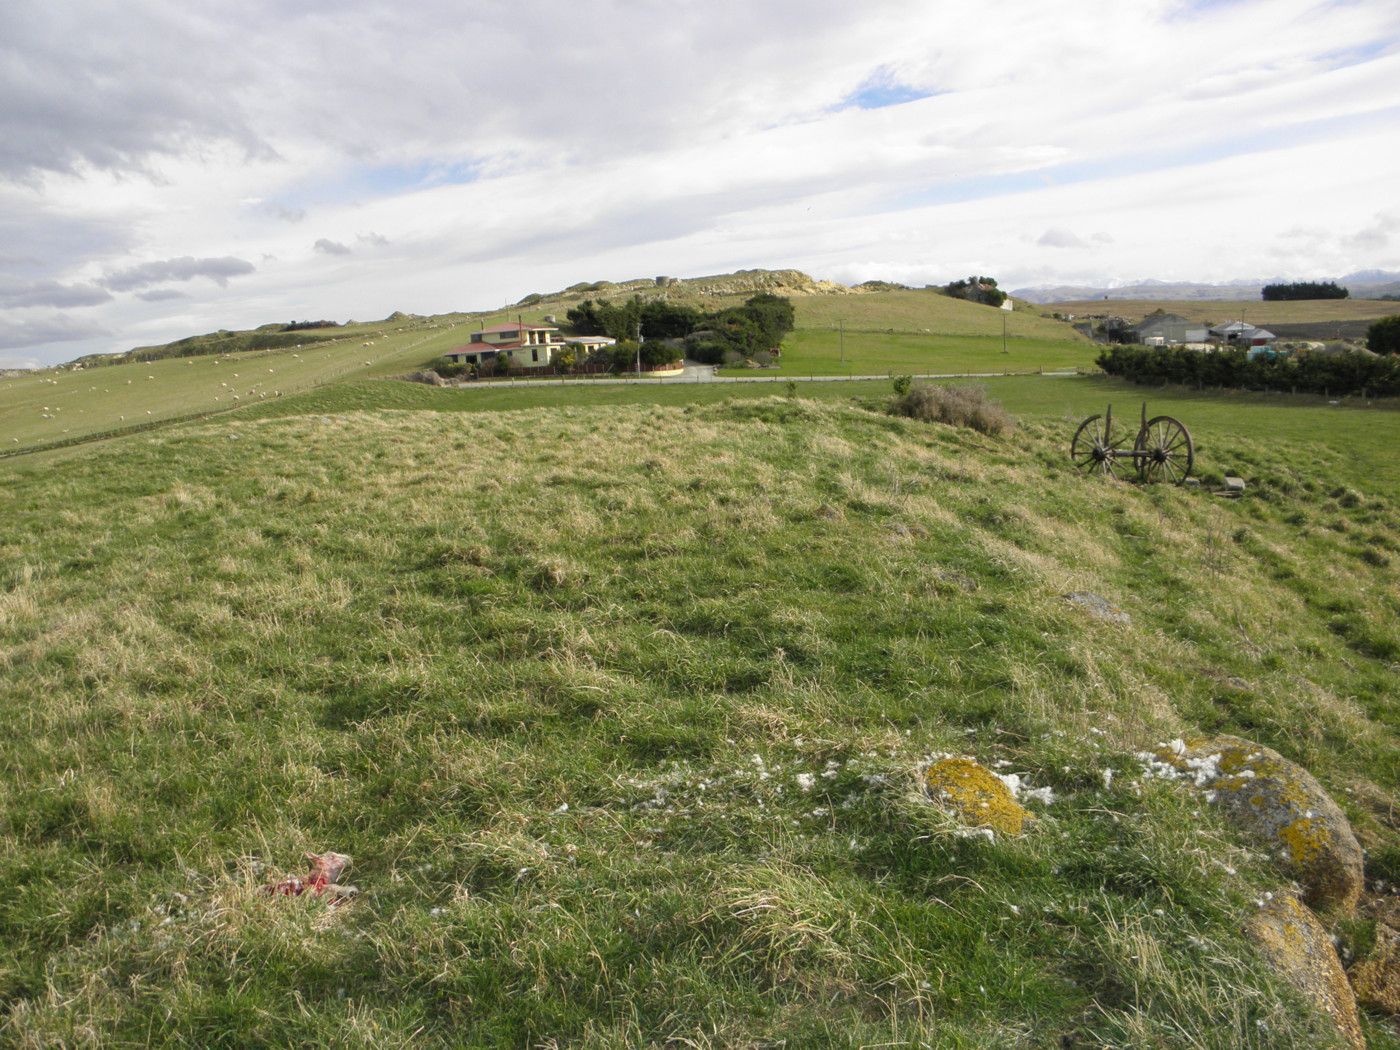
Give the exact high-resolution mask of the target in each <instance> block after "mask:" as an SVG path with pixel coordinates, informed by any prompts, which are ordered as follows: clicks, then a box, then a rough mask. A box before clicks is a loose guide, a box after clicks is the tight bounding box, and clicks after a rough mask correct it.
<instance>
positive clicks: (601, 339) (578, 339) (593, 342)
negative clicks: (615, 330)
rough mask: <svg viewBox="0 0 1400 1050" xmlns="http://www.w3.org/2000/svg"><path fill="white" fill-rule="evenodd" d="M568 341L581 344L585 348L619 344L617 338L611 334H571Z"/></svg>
mask: <svg viewBox="0 0 1400 1050" xmlns="http://www.w3.org/2000/svg"><path fill="white" fill-rule="evenodd" d="M566 341H567V342H569V343H572V344H573V345H574V346H581V347H583V348H584V349H585V350H598V349H600V348H602V347H605V346H616V345H617V340H616V339H614V338H613V337H612V336H610V335H571V336H569V338H568V339H567V340H566Z"/></svg>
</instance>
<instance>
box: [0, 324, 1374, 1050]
mask: <svg viewBox="0 0 1400 1050" xmlns="http://www.w3.org/2000/svg"><path fill="white" fill-rule="evenodd" d="M424 334H425V333H422V332H413V333H410V332H404V333H396V334H395V335H392V336H386V337H385V344H386V345H384V346H383V347H381V348H378V349H379V350H380V351H381V353H382V356H375V355H370V354H359V353H358V352H356V351H352V350H350V348H346V349H345V352H347V353H356V356H357V358H358V360H361V361H364V360H369V361H371V364H369V365H364V366H361V367H363V368H364V369H365V370H366V371H365V372H364V373H359V374H360V375H362V376H363V375H365V374H368V373H370V372H372V371H374V370H378V369H386V370H387V369H389V368H391V367H393V365H392V364H391V362H392V361H394V360H399V359H408V358H409V357H411V356H412V355H415V354H420V353H423V352H424V351H425V349H431V347H430V345H429V344H430V342H431V340H432V339H438V338H450V333H442V332H436V333H433V335H432V336H431V337H429V339H428V340H427V341H425V342H424V343H421V344H418V345H410V344H412V343H413V340H414V339H415V338H418V337H421V336H423V335H424ZM396 337H397V338H398V339H399V340H400V341H398V342H394V341H393V340H394V339H395V338H396ZM395 355H398V357H397V358H396V357H395ZM323 364H325V362H323ZM122 367H129V366H122ZM174 367H177V368H179V367H187V366H184V365H175V366H174ZM208 367H209V368H210V369H211V370H215V368H216V366H214V365H213V364H212V363H210V364H209V365H208ZM225 367H228V366H227V365H224V364H221V365H219V366H217V368H225ZM271 367H277V366H276V365H275V364H274V365H272V366H271ZM105 371H107V370H104V372H105ZM112 371H117V370H115V369H114V370H112ZM191 371H192V372H194V371H196V370H194V369H192V370H191ZM220 374H222V373H220ZM59 378H60V382H61V383H62V382H66V381H68V380H69V379H73V380H88V379H89V378H90V377H89V376H88V375H85V374H81V373H80V374H78V375H63V376H60V377H59ZM305 379H306V387H305V388H304V392H303V393H300V394H297V395H295V396H293V395H291V394H286V395H284V397H282V398H280V399H270V400H269V399H264V400H263V401H262V402H260V403H259V404H257V405H256V406H253V407H251V408H248V409H242V410H240V411H239V412H237V413H234V414H231V415H228V416H223V417H219V418H215V419H210V420H206V421H203V422H198V423H192V424H187V425H184V426H180V427H175V428H168V429H164V430H160V431H155V432H153V433H151V434H145V435H140V436H138V437H132V438H126V439H120V440H115V441H111V442H107V443H104V444H103V445H102V446H100V447H101V450H102V455H101V456H100V457H98V456H90V455H85V454H79V453H77V452H76V451H74V450H67V451H64V452H62V453H54V454H48V455H45V456H42V457H23V458H18V459H14V460H11V461H9V462H7V463H5V464H3V465H0V470H3V471H4V472H5V474H6V478H7V490H8V493H7V494H8V498H7V500H6V502H5V504H4V509H3V511H0V552H3V555H4V559H3V563H4V564H5V566H6V569H5V570H4V571H5V577H4V580H3V585H0V660H3V661H4V666H5V669H6V682H7V688H6V692H5V694H4V699H3V701H2V702H3V704H4V705H5V707H4V713H5V716H6V721H7V724H8V725H9V726H10V732H9V733H8V734H7V735H6V736H5V737H4V739H3V740H0V761H3V764H4V768H5V769H6V771H7V778H6V790H5V791H4V793H3V794H0V829H3V831H2V832H0V833H3V835H4V836H5V844H4V849H3V850H0V931H3V936H0V1003H3V1004H4V1006H3V1007H0V1010H3V1013H0V1034H3V1037H4V1038H5V1039H6V1040H7V1041H9V1042H13V1043H15V1044H19V1045H69V1044H72V1045H76V1044H79V1043H87V1044H102V1045H126V1044H131V1043H140V1044H142V1045H146V1044H150V1043H167V1042H170V1043H181V1044H186V1045H199V1046H246V1045H259V1044H261V1045H287V1044H305V1045H331V1044H334V1045H346V1046H383V1045H409V1044H412V1045H442V1046H458V1045H499V1046H523V1045H560V1046H562V1045H571V1046H595V1047H613V1046H619V1045H648V1044H652V1045H656V1044H662V1043H665V1042H668V1041H669V1042H676V1043H681V1044H689V1045H771V1044H775V1043H779V1042H782V1041H785V1042H786V1045H789V1046H853V1045H872V1044H880V1045H919V1044H920V1043H921V1042H922V1043H925V1044H929V1045H937V1046H965V1047H982V1046H1008V1045H1033V1046H1099V1045H1114V1046H1183V1047H1184V1046H1191V1047H1221V1048H1224V1047H1239V1046H1253V1047H1261V1048H1262V1047H1270V1048H1277V1047H1315V1046H1321V1045H1327V1044H1326V1041H1325V1036H1324V1035H1323V1034H1322V1033H1323V1029H1322V1028H1321V1027H1319V1026H1320V1022H1319V1020H1318V1019H1317V1018H1316V1017H1315V1016H1313V1015H1311V1014H1309V1013H1308V1012H1307V1011H1306V1010H1304V1009H1302V1008H1301V1007H1300V1005H1299V1003H1298V1001H1297V1000H1296V998H1295V997H1293V995H1292V994H1291V993H1289V992H1288V991H1287V990H1286V989H1284V988H1282V987H1281V986H1280V985H1279V984H1278V982H1277V981H1276V980H1275V979H1274V978H1272V977H1270V976H1269V975H1268V974H1267V973H1266V972H1265V970H1264V969H1263V967H1262V966H1261V965H1260V963H1259V962H1258V960H1257V958H1256V956H1255V954H1254V953H1253V951H1252V949H1251V948H1250V947H1249V946H1248V945H1247V944H1246V942H1245V941H1244V939H1243V937H1242V935H1241V932H1240V931H1241V926H1242V923H1243V920H1244V919H1245V918H1246V917H1247V916H1248V915H1250V914H1251V913H1252V912H1253V911H1254V909H1255V907H1256V905H1255V901H1256V900H1257V899H1258V898H1260V896H1261V895H1262V894H1263V893H1266V892H1276V891H1278V890H1280V889H1281V888H1282V879H1281V876H1280V874H1279V872H1278V871H1277V870H1276V869H1275V868H1274V867H1272V866H1271V864H1270V863H1269V860H1268V858H1267V857H1264V856H1262V855H1261V854H1260V853H1259V852H1258V851H1257V850H1254V849H1252V848H1249V847H1248V846H1247V845H1246V844H1245V843H1243V842H1242V841H1240V840H1239V839H1237V838H1236V837H1235V836H1234V835H1233V834H1232V833H1231V832H1230V831H1229V830H1228V829H1227V828H1226V827H1225V826H1224V825H1223V824H1222V823H1220V822H1219V820H1218V819H1217V817H1216V815H1215V813H1214V812H1213V811H1212V810H1211V809H1209V808H1208V807H1202V806H1201V804H1200V802H1199V800H1198V799H1197V798H1196V797H1194V796H1192V795H1190V794H1188V793H1186V792H1183V791H1181V790H1179V789H1176V788H1174V787H1173V786H1172V785H1164V784H1161V783H1157V782H1152V781H1145V780H1143V779H1142V777H1141V772H1140V765H1139V763H1138V761H1137V760H1136V759H1135V758H1134V757H1133V755H1134V753H1135V752H1136V751H1139V750H1141V749H1142V748H1144V747H1146V746H1149V745H1151V744H1153V743H1155V742H1156V741H1159V740H1163V739H1169V738H1171V737H1173V736H1176V735H1179V734H1181V733H1183V732H1186V731H1189V730H1192V729H1206V730H1230V731H1235V732H1239V733H1242V734H1244V735H1247V736H1249V737H1252V738H1254V739H1256V740H1259V741H1261V742H1263V743H1267V744H1269V745H1271V746H1273V747H1276V748H1278V749H1279V750H1281V751H1283V752H1284V753H1285V754H1287V755H1288V756H1290V757H1292V758H1295V759H1297V760H1299V761H1301V762H1302V763H1304V764H1305V765H1307V766H1308V767H1309V768H1310V769H1312V770H1313V771H1314V772H1315V773H1316V774H1317V775H1318V776H1319V777H1320V778H1321V779H1322V780H1323V782H1324V783H1325V784H1326V785H1327V787H1328V788H1329V789H1330V791H1331V792H1332V794H1333V795H1334V797H1336V798H1337V799H1338V801H1339V802H1340V803H1341V805H1342V806H1343V807H1344V808H1345V809H1346V811H1347V813H1348V815H1349V816H1350V817H1351V819H1352V822H1353V824H1354V825H1355V827H1356V829H1357V832H1358V835H1359V836H1360V837H1361V838H1362V840H1363V843H1364V844H1365V845H1366V846H1367V848H1368V849H1369V851H1370V860H1369V862H1368V863H1369V865H1370V873H1371V875H1372V876H1373V877H1376V878H1383V879H1387V880H1390V881H1392V882H1394V881H1396V880H1400V829H1397V827H1396V825H1395V823H1394V801H1395V798H1396V793H1397V787H1400V747H1397V743H1400V741H1398V740H1397V735H1400V708H1397V705H1396V696H1395V690H1394V682H1395V666H1396V663H1397V661H1400V631H1398V630H1397V624H1400V600H1398V599H1397V597H1396V596H1397V595H1400V563H1398V562H1397V559H1400V530H1397V526H1396V521H1397V518H1398V516H1397V507H1396V505H1395V500H1396V493H1397V490H1398V488H1400V486H1397V481H1396V474H1395V469H1396V468H1395V467H1394V457H1393V448H1394V437H1395V435H1396V431H1397V427H1396V418H1397V417H1396V414H1395V412H1394V411H1393V410H1380V409H1373V410H1369V411H1367V410H1351V409H1346V408H1330V407H1328V406H1326V405H1323V404H1320V403H1318V402H1316V401H1306V400H1304V399H1284V398H1276V399H1268V400H1253V399H1246V398H1225V397H1213V396H1208V395H1193V396H1191V397H1189V398H1180V397H1178V396H1177V395H1172V394H1169V393H1165V392H1164V393H1162V394H1154V396H1153V407H1154V409H1160V410H1163V411H1177V412H1178V413H1179V414H1181V415H1182V416H1183V417H1185V418H1186V419H1187V420H1188V422H1189V423H1191V425H1192V426H1193V429H1195V430H1196V431H1197V438H1198V445H1199V449H1200V456H1201V459H1202V463H1203V466H1204V468H1205V470H1206V472H1207V473H1208V474H1215V473H1217V472H1219V471H1220V470H1222V469H1224V468H1226V467H1228V468H1230V469H1234V470H1239V471H1241V472H1243V473H1245V474H1246V476H1247V477H1248V478H1249V480H1250V484H1251V489H1250V492H1249V493H1248V494H1247V496H1246V498H1244V499H1241V500H1239V501H1236V502H1225V501H1221V500H1218V499H1216V498H1215V497H1213V496H1211V495H1210V494H1209V493H1207V492H1203V491H1191V490H1184V489H1176V488H1166V487H1157V488H1151V489H1143V488H1137V487H1132V486H1127V485H1120V484H1098V483H1095V482H1090V481H1086V480H1085V479H1083V478H1079V477H1076V476H1073V475H1072V473H1071V471H1070V470H1069V468H1068V465H1067V463H1066V461H1065V453H1064V446H1065V443H1066V441H1067V437H1068V426H1069V423H1070V421H1071V420H1073V419H1074V418H1076V417H1077V416H1078V414H1080V413H1082V412H1084V411H1085V409H1086V408H1088V407H1091V406H1097V407H1101V405H1100V404H1099V403H1100V402H1102V401H1103V400H1106V399H1108V398H1110V397H1112V398H1113V399H1114V400H1115V403H1116V404H1122V405H1124V406H1127V405H1128V404H1129V403H1130V402H1132V401H1134V400H1135V399H1136V398H1137V397H1138V396H1139V393H1140V392H1139V391H1136V390H1131V389H1129V388H1125V387H1124V386H1122V385H1121V384H1117V383H1114V382H1111V381H1108V380H1101V381H1085V380H1069V379H1064V380H1060V379H1035V380H1031V379H1024V380H1014V381H1004V382H1000V383H997V384H993V385H992V388H993V390H994V391H995V392H996V393H997V395H998V396H1000V397H1001V398H1002V400H1003V401H1005V402H1006V403H1007V404H1008V406H1010V407H1012V408H1013V410H1014V411H1016V412H1017V413H1018V414H1019V415H1020V416H1021V427H1020V430H1019V431H1018V433H1017V434H1016V435H1015V436H1014V437H1012V438H1005V439H992V438H986V437H982V436H979V435H976V434H973V433H971V432H967V431H961V430H954V429H950V428H945V427H939V426H930V425H925V424H920V423H916V422H913V421H909V420H903V419H897V418H893V417H891V416H889V415H887V414H885V413H884V412H883V411H882V410H881V408H882V401H883V395H881V396H880V397H878V398H877V396H876V390H877V389H878V387H875V386H871V387H863V386H858V385H857V384H839V387H840V388H841V389H840V390H839V391H838V390H837V389H836V388H837V387H838V384H831V385H830V386H829V387H821V386H815V385H814V386H813V387H812V392H813V393H818V392H820V393H824V394H826V395H828V397H829V399H828V400H815V399H813V400H808V399H802V400H788V399H774V398H770V397H760V396H754V395H757V394H758V393H759V392H760V391H759V390H756V389H754V388H722V387H709V388H696V387H654V388H635V387H613V388H598V389H576V390H554V389H546V390H521V391H510V390H491V391H450V390H449V391H442V390H432V389H428V388H425V387H411V386H409V385H407V384H386V383H381V382H373V381H370V380H368V379H365V378H360V379H357V380H355V381H354V382H344V383H337V384H328V383H323V384H322V385H321V386H319V387H316V388H314V389H312V388H311V387H312V386H313V384H314V383H315V382H316V380H315V377H314V376H313V375H310V374H307V375H306V376H305ZM151 382H156V381H151ZM133 385H135V384H133ZM881 386H883V385H881ZM220 389H222V388H220ZM60 390H61V388H60ZM762 392H763V393H767V391H762ZM853 394H854V395H856V397H855V400H852V399H851V395H853ZM686 401H689V402H690V403H684V402H686ZM648 402H649V403H648ZM1074 590H1089V591H1094V592H1096V593H1099V594H1102V595H1104V596H1105V597H1107V598H1108V599H1110V600H1111V601H1113V602H1115V603H1117V604H1119V605H1120V606H1121V607H1122V608H1123V609H1125V610H1126V611H1127V612H1128V613H1129V614H1130V615H1131V618H1132V622H1131V623H1130V624H1128V625H1126V626H1123V625H1109V624H1103V623H1099V622H1097V621H1095V620H1092V619H1090V618H1088V617H1086V616H1084V615H1083V614H1082V613H1081V612H1080V611H1079V610H1077V609H1076V608H1074V607H1073V606H1071V605H1069V604H1068V603H1066V602H1065V601H1064V600H1062V598H1061V595H1063V594H1064V593H1066V592H1068V591H1074ZM942 753H962V754H970V755H974V756H976V757H978V758H980V759H981V760H983V761H984V762H985V763H987V764H988V765H994V764H1000V768H1002V769H1004V770H1006V771H1014V772H1017V773H1019V774H1021V775H1022V776H1023V777H1024V779H1025V780H1026V781H1027V782H1028V783H1029V784H1031V785H1034V786H1035V787H1049V788H1051V789H1052V790H1053V793H1054V801H1053V803H1052V804H1050V805H1048V806H1044V805H1042V806H1039V807H1037V808H1036V812H1037V818H1038V819H1037V820H1036V822H1035V825H1034V827H1033V829H1032V830H1031V831H1030V833H1029V834H1027V835H1026V836H1025V837H1024V838H1022V839H1015V840H1011V839H999V840H997V841H995V842H987V841H984V840H983V839H981V838H965V837H961V836H960V835H959V834H958V833H957V829H956V828H954V827H953V826H951V825H950V824H949V823H948V822H947V821H946V819H945V818H943V817H941V816H940V815H939V813H938V811H937V810H935V809H934V808H933V807H932V806H930V805H929V804H928V803H927V802H926V801H925V800H923V799H922V797H921V796H920V794H919V792H918V790H917V787H916V779H915V778H916V771H917V770H918V768H919V765H920V763H921V762H923V761H925V760H927V759H928V758H929V757H930V756H933V755H935V754H942ZM327 849H334V850H339V851H342V852H345V853H348V854H350V855H352V856H353V857H354V858H355V866H354V869H353V871H352V873H351V881H353V882H355V883H356V884H357V885H358V886H359V887H360V889H361V891H362V892H361V894H360V896H359V897H358V898H357V899H356V900H354V901H353V902H352V903H351V904H349V905H347V906H344V907H340V908H330V907H327V906H326V905H324V904H323V903H321V902H318V901H316V900H313V899H306V898H297V899H293V898H280V897H268V896H264V895H261V894H260V893H258V892H257V887H258V886H259V885H260V884H262V883H264V882H266V881H269V880H271V879H274V878H276V877H277V876H279V875H281V874H283V873H285V872H293V871H297V870H300V869H301V867H302V864H301V860H300V858H301V855H302V853H303V852H304V851H307V850H315V851H321V850H327ZM1344 932H1347V931H1344ZM1353 934H1354V935H1355V936H1357V937H1358V938H1363V935H1364V930H1360V929H1359V928H1358V929H1353V930H1351V932H1350V933H1347V935H1348V936H1352V935H1353ZM1356 944H1357V946H1358V950H1360V947H1359V946H1360V944H1361V941H1360V940H1358V941H1357V942H1356ZM1370 1032H1371V1039H1372V1044H1371V1045H1372V1047H1394V1046H1396V1045H1397V1043H1396V1041H1395V1039H1394V1038H1393V1037H1391V1036H1388V1035H1386V1033H1385V1030H1384V1029H1383V1028H1382V1027H1381V1025H1380V1023H1379V1022H1374V1021H1373V1022H1371V1028H1370Z"/></svg>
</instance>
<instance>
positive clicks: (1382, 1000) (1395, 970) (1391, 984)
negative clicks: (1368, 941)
mask: <svg viewBox="0 0 1400 1050" xmlns="http://www.w3.org/2000/svg"><path fill="white" fill-rule="evenodd" d="M1350 976H1351V987H1352V990H1353V991H1355V992H1356V1001H1357V1002H1359V1003H1360V1004H1361V1005H1362V1006H1371V1007H1374V1008H1375V1009H1377V1010H1384V1011H1385V1012H1386V1013H1388V1014H1393V1015H1395V1016H1396V1017H1400V932H1396V931H1395V930H1392V929H1391V928H1390V927H1388V926H1377V927H1376V947H1375V950H1374V951H1372V952H1371V955H1370V957H1369V958H1367V959H1365V960H1363V961H1361V962H1359V963H1357V964H1356V965H1355V966H1353V967H1352V968H1351V973H1350Z"/></svg>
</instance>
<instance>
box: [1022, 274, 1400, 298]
mask: <svg viewBox="0 0 1400 1050" xmlns="http://www.w3.org/2000/svg"><path fill="white" fill-rule="evenodd" d="M1316 279H1317V280H1326V281H1336V282H1337V283H1338V284H1340V285H1341V286H1342V287H1343V288H1346V289H1347V290H1348V291H1350V292H1351V297H1352V298H1353V299H1377V298H1380V297H1381V296H1383V295H1400V272H1395V271H1392V270H1358V271H1356V272H1355V273H1349V274H1347V275H1346V276H1344V277H1321V278H1316ZM1288 280H1289V278H1286V277H1265V278H1259V279H1255V280H1249V281H1227V282H1225V283H1223V284H1201V283H1196V282H1192V281H1153V280H1148V281H1137V282H1136V283H1133V284H1116V285H1113V286H1112V287H1102V286H1101V287H1094V286H1092V285H1082V284H1059V285H1038V286H1036V287H1032V288H1017V289H1015V290H1014V291H1013V292H1012V293H1011V294H1012V295H1014V296H1015V297H1016V298H1017V299H1025V300H1027V301H1028V302H1032V303H1063V302H1078V301H1081V300H1085V299H1174V300H1191V299H1220V300H1226V299H1231V300H1240V299H1258V298H1259V297H1260V296H1259V290H1260V289H1261V288H1263V287H1264V285H1266V284H1277V283H1284V282H1287V281H1288Z"/></svg>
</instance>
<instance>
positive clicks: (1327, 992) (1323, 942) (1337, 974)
mask: <svg viewBox="0 0 1400 1050" xmlns="http://www.w3.org/2000/svg"><path fill="white" fill-rule="evenodd" d="M1245 932H1246V933H1247V934H1248V935H1249V937H1250V939H1251V940H1253V941H1254V943H1255V944H1257V945H1258V946H1259V950H1260V952H1261V954H1262V955H1263V956H1264V958H1265V960H1267V962H1268V963H1269V965H1270V966H1271V967H1272V968H1273V970H1274V972H1275V973H1277V974H1278V975H1279V976H1280V977H1282V978H1283V979H1284V980H1285V981H1287V982H1288V983H1289V984H1291V985H1293V987H1294V988H1296V989H1298V991H1299V992H1300V993H1302V995H1303V996H1304V998H1306V999H1307V1000H1308V1001H1309V1002H1310V1003H1312V1004H1313V1005H1314V1006H1316V1007H1317V1008H1318V1009H1319V1010H1320V1011H1322V1012H1323V1013H1325V1014H1326V1015H1327V1016H1328V1017H1330V1018H1331V1019H1332V1022H1333V1023H1334V1024H1335V1025H1336V1026H1337V1030H1338V1031H1339V1032H1340V1033H1341V1035H1342V1038H1343V1039H1345V1040H1346V1042H1347V1043H1348V1045H1350V1046H1353V1047H1356V1048H1357V1050H1365V1047H1366V1040H1365V1038H1364V1037H1363V1036H1362V1034H1361V1021H1360V1019H1359V1018H1358V1017H1357V1014H1356V1001H1355V1000H1354V999H1353V998H1352V993H1351V986H1350V985H1349V984H1348V983H1347V975H1346V973H1345V972H1344V971H1343V970H1342V964H1341V961H1340V960H1339V959H1338V958H1337V950H1336V949H1335V948H1334V947H1333V946H1332V938H1331V937H1330V936H1328V933H1327V931H1326V930H1325V929H1324V928H1323V926H1322V923H1320V922H1318V921H1317V916H1315V915H1313V913H1312V912H1311V911H1309V910H1308V909H1307V908H1305V907H1303V905H1302V904H1300V903H1299V902H1298V901H1297V900H1296V899H1295V898H1293V897H1288V896H1283V897H1276V898H1274V900H1272V901H1270V902H1269V903H1268V904H1266V905H1265V906H1264V907H1263V908H1261V909H1260V911H1259V913H1258V914H1257V915H1255V916H1254V917H1253V918H1251V919H1250V921H1249V923H1248V925H1247V926H1246V927H1245Z"/></svg>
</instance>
